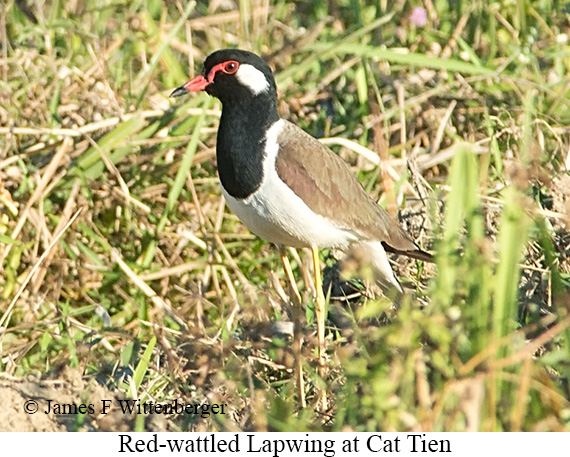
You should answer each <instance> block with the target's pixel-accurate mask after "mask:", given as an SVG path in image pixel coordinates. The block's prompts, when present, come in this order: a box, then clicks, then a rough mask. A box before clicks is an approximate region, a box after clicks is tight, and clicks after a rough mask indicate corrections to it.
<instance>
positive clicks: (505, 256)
mask: <svg viewBox="0 0 570 457" xmlns="http://www.w3.org/2000/svg"><path fill="white" fill-rule="evenodd" d="M0 35H1V38H2V39H1V40H0V50H1V55H0V332H1V333H0V351H1V356H2V359H1V367H2V370H3V371H4V373H5V374H6V375H9V376H13V377H14V379H16V378H21V377H25V376H28V375H29V374H30V373H34V374H36V375H39V376H40V377H41V378H42V379H58V377H62V376H64V374H63V373H64V372H65V371H66V370H67V371H69V370H75V371H76V372H78V373H80V375H81V376H80V377H81V378H82V379H83V380H84V381H89V382H91V383H96V384H97V385H99V386H104V387H105V388H106V389H108V391H109V392H113V393H114V394H116V395H120V396H122V397H123V398H139V399H141V400H143V401H147V400H152V401H155V402H161V401H169V400H173V399H174V398H178V399H180V400H181V401H183V402H186V403H195V402H204V401H205V402H209V403H227V404H228V414H227V415H217V416H211V417H209V418H200V417H192V416H174V417H170V418H168V420H167V421H166V422H165V423H162V424H161V425H156V424H155V423H154V422H152V418H149V417H142V416H141V417H138V418H137V419H132V418H130V417H128V418H127V417H123V418H122V419H121V418H118V419H117V421H118V422H117V423H113V424H111V425H109V424H106V425H104V424H103V423H102V418H101V417H100V416H97V415H91V416H89V415H87V416H81V417H78V418H76V419H75V420H74V421H72V423H71V425H70V426H69V427H70V428H72V429H93V430H101V429H110V430H119V429H137V430H155V429H168V430H200V431H204V430H212V431H214V430H267V429H269V430H287V431H293V430H357V431H372V430H384V431H396V430H398V431H403V430H423V431H429V430H436V431H443V430H445V431H448V430H449V431H451V430H454V431H464V430H470V431H475V430H481V431H502V430H509V431H517V430H540V431H545V430H568V429H569V428H570V387H569V376H570V344H569V338H570V314H569V309H570V300H569V294H568V287H569V284H570V262H569V259H568V253H569V250H570V234H569V232H568V223H569V221H570V200H569V199H570V176H569V174H568V170H569V169H570V127H569V125H570V79H568V76H567V75H568V73H569V70H570V43H569V39H570V4H568V3H565V2H561V1H550V0H548V1H547V0H516V1H515V0H496V1H492V0H491V1H479V0H475V1H463V0H456V1H443V0H435V1H432V0H425V1H421V0H399V1H391V2H388V1H386V0H377V1H371V2H364V1H361V0H339V1H332V0H331V1H312V2H303V1H300V2H290V1H269V0H254V1H251V2H246V1H241V0H239V1H238V2H235V1H234V0H218V1H216V0H214V1H211V2H204V1H199V2H194V1H190V2H186V1H174V0H170V1H159V0H150V1H125V0H107V1H97V2H95V1H89V0H84V1H81V0H72V1H66V2H63V1H58V0H6V1H5V2H3V4H2V5H0ZM223 47H241V48H245V49H249V50H252V51H254V52H257V53H259V54H260V55H262V56H263V57H264V58H265V59H266V60H267V61H268V62H269V63H270V65H271V66H272V68H274V70H275V73H276V80H277V85H278V89H279V97H280V105H279V109H280V112H281V114H282V116H283V117H285V118H288V119H290V120H292V121H293V122H295V123H297V124H298V125H300V126H301V127H303V128H304V129H305V130H307V131H308V132H310V133H311V134H312V135H314V136H316V137H319V138H322V139H323V141H325V143H326V144H327V145H329V146H331V147H332V148H333V149H334V150H335V152H337V153H339V154H340V155H341V156H342V157H343V158H344V159H345V160H346V161H347V162H348V163H349V164H350V165H351V167H353V169H354V172H355V173H356V174H357V175H358V177H359V179H360V180H361V182H362V183H363V185H364V186H365V188H366V189H367V191H368V192H369V193H370V194H371V195H372V196H373V197H374V198H376V199H378V201H379V202H380V203H381V204H382V205H383V206H385V207H387V208H388V210H389V211H390V212H392V213H393V214H399V217H400V220H401V223H402V224H403V225H404V226H405V227H406V228H407V230H408V231H409V232H410V233H411V234H412V235H413V236H414V238H415V239H416V240H418V243H420V244H421V245H422V246H423V247H424V248H425V249H428V250H431V251H433V252H435V253H436V258H437V263H436V265H435V266H433V265H427V264H426V265H422V264H420V263H417V262H415V261H409V260H406V259H402V258H394V262H395V268H396V269H397V271H398V274H399V276H400V277H403V281H404V282H405V284H406V285H407V287H408V288H409V289H413V290H414V292H413V294H410V296H409V297H408V299H407V300H405V301H404V303H403V304H402V306H401V308H400V309H399V310H394V309H393V308H392V306H391V304H390V303H389V302H388V301H386V300H385V299H382V298H374V297H373V296H371V294H370V293H369V292H368V291H366V290H365V289H364V287H363V286H362V283H361V282H358V281H356V280H354V281H351V282H349V283H343V282H342V281H341V280H340V279H339V278H338V274H337V271H336V269H335V261H334V256H333V255H332V254H334V253H329V252H327V251H325V252H323V253H322V260H323V262H324V263H325V264H326V266H327V272H326V273H327V281H326V284H327V285H331V286H332V292H331V295H332V296H331V298H330V302H331V303H330V313H329V315H330V317H331V319H330V320H329V321H328V324H327V325H328V333H327V344H328V355H329V367H330V369H329V372H328V374H327V377H326V378H325V379H321V378H320V377H319V376H318V375H317V373H316V362H315V360H316V354H315V325H314V319H313V308H312V301H313V292H314V291H313V286H312V284H311V280H310V278H311V276H310V270H309V269H310V255H309V254H308V253H306V252H302V251H300V252H298V253H296V252H293V251H290V256H291V258H292V259H293V266H294V271H295V274H296V276H297V278H298V279H299V285H300V287H301V289H302V293H303V300H304V305H305V307H306V313H305V314H306V316H307V320H306V322H307V324H306V328H305V329H304V334H305V345H304V353H305V360H304V363H305V371H306V378H307V398H308V403H309V407H308V408H306V409H304V410H302V409H299V407H298V403H297V400H296V396H295V388H294V384H293V375H292V368H293V365H294V364H293V358H292V353H291V347H290V346H291V345H290V340H289V337H288V336H287V334H281V333H279V332H278V331H277V330H276V329H279V328H280V327H279V325H278V322H279V321H285V322H286V321H290V319H291V307H290V304H289V302H288V299H287V294H286V292H284V289H285V290H286V286H285V281H284V273H283V271H282V269H281V266H280V263H279V258H278V254H277V253H276V250H275V249H274V247H272V246H270V245H269V244H267V243H265V242H263V241H261V240H259V239H256V238H255V237H253V236H252V235H251V234H250V233H249V232H248V231H247V230H246V229H245V228H244V227H243V226H242V225H241V224H240V223H239V221H238V220H237V218H236V217H235V216H234V215H232V214H231V213H230V212H229V211H228V210H227V208H226V207H225V205H224V201H223V198H222V197H221V195H220V190H219V186H218V182H217V177H216V166H215V132H216V130H217V122H218V116H219V113H220V105H219V103H218V102H217V101H215V100H213V99H210V98H209V97H208V96H207V95H206V94H203V93H201V94H193V95H192V96H189V97H185V98H184V99H182V100H180V101H179V100H178V99H177V100H176V102H174V101H172V100H170V99H169V98H168V94H169V93H170V91H171V90H172V89H174V88H176V87H178V86H179V85H181V84H183V83H184V82H185V81H187V80H188V79H189V78H190V77H191V76H193V75H195V74H197V73H199V72H200V71H201V62H202V60H203V59H204V58H205V56H207V55H208V54H209V53H210V52H212V51H214V50H216V49H219V48H223ZM327 290H328V288H327ZM343 294H344V295H347V296H348V297H346V296H343ZM333 318H334V319H333ZM92 385H93V384H90V386H92ZM319 386H320V387H322V386H326V388H327V390H328V392H329V396H330V399H331V403H332V405H331V409H330V410H329V411H316V410H315V408H314V405H315V403H316V400H317V397H316V395H315V390H316V389H318V387H319ZM90 388H91V389H93V387H90ZM76 401H78V402H79V398H77V400H76ZM121 421H124V423H122V422H121Z"/></svg>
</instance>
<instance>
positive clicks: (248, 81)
mask: <svg viewBox="0 0 570 457" xmlns="http://www.w3.org/2000/svg"><path fill="white" fill-rule="evenodd" d="M236 77H237V79H238V81H239V82H240V83H241V84H242V85H244V86H245V87H247V88H248V89H249V90H251V92H252V93H253V95H259V94H261V93H262V92H266V91H267V90H268V89H269V81H267V78H266V77H265V75H264V74H263V73H262V72H261V71H259V70H258V69H257V68H255V67H254V66H253V65H249V64H247V63H244V64H242V65H240V66H239V68H238V71H237V72H236Z"/></svg>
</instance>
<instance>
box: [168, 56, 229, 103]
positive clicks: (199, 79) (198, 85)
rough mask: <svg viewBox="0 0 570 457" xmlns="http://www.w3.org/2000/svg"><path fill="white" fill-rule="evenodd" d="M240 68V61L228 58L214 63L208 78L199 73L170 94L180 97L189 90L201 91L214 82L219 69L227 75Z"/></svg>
mask: <svg viewBox="0 0 570 457" xmlns="http://www.w3.org/2000/svg"><path fill="white" fill-rule="evenodd" d="M238 68H239V62H237V61H236V60H226V61H225V62H222V63H219V64H217V65H214V66H213V67H212V68H211V69H210V71H209V72H208V77H207V78H206V77H205V76H204V75H198V76H196V77H195V78H193V79H191V80H190V81H188V82H187V83H186V84H184V85H183V86H180V87H179V88H178V89H175V90H174V91H173V92H172V93H171V94H170V96H171V97H180V96H181V95H184V94H187V93H189V92H199V91H201V90H206V87H208V86H209V85H210V84H212V83H213V82H214V78H215V77H216V74H217V73H218V72H219V71H220V72H222V73H225V74H227V75H233V74H234V73H235V72H236V71H237V70H238Z"/></svg>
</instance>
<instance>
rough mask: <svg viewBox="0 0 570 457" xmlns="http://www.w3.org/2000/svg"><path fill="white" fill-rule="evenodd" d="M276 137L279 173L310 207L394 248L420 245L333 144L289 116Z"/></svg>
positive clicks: (408, 249) (414, 249)
mask: <svg viewBox="0 0 570 457" xmlns="http://www.w3.org/2000/svg"><path fill="white" fill-rule="evenodd" d="M278 142H279V153H278V154H277V160H276V163H275V166H276V169H277V174H278V175H279V177H280V178H281V179H282V180H283V181H284V182H285V183H286V184H287V185H288V186H289V187H290V188H291V189H293V191H294V192H295V193H296V194H297V195H298V196H299V197H300V198H301V199H302V200H303V201H304V202H305V203H306V204H307V206H308V207H309V208H311V210H313V211H314V212H315V213H317V214H319V215H321V216H323V217H326V218H329V219H331V220H334V221H336V222H338V223H339V224H340V225H342V226H344V227H346V228H349V229H352V230H355V231H358V232H360V233H362V234H363V235H365V236H366V237H368V238H369V239H372V240H377V241H382V242H383V243H385V244H387V245H388V246H389V247H391V248H392V251H395V252H399V253H403V254H407V253H408V252H410V253H411V252H417V251H419V248H418V246H417V245H416V244H415V243H414V241H413V240H412V239H411V238H410V237H409V236H408V234H407V233H406V232H404V230H403V229H402V228H401V227H400V225H399V224H398V222H397V221H396V220H394V219H393V218H392V217H391V216H390V215H389V214H388V213H387V212H386V211H385V210H384V209H383V208H381V207H380V206H378V205H377V204H376V202H375V201H374V200H372V198H370V196H369V195H368V194H367V193H366V191H365V190H364V189H363V187H362V185H361V184H360V182H359V181H358V179H356V177H355V176H354V174H353V173H352V171H351V170H350V168H349V167H348V165H347V164H346V163H345V162H344V161H343V160H342V159H341V158H340V157H339V156H337V155H336V154H335V153H334V152H332V151H331V150H330V149H329V148H327V147H326V146H325V145H323V144H322V143H320V142H319V141H317V140H316V139H315V138H313V137H312V136H311V135H309V134H308V133H306V132H304V131H303V130H301V129H300V128H299V127H297V126H295V125H294V124H291V123H290V122H287V121H285V122H284V127H283V129H282V130H281V133H280V134H279V138H278ZM356 202H358V203H356ZM421 252H422V253H423V251H421ZM424 254H426V255H428V256H429V254H427V253H424Z"/></svg>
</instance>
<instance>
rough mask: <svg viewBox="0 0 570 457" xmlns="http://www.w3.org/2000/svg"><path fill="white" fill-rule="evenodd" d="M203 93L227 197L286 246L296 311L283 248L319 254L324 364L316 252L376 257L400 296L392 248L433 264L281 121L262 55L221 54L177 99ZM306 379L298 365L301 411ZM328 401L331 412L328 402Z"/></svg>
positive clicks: (327, 157) (249, 221)
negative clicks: (216, 105) (213, 118)
mask: <svg viewBox="0 0 570 457" xmlns="http://www.w3.org/2000/svg"><path fill="white" fill-rule="evenodd" d="M202 90H204V91H206V92H207V93H208V94H210V95H213V96H215V97H217V98H218V99H220V100H221V102H222V105H223V106H222V117H221V119H220V126H219V128H218V139H217V145H216V154H217V161H218V173H219V175H220V182H221V186H222V193H223V194H224V197H225V199H226V201H227V203H228V206H229V207H230V208H231V209H232V210H233V211H234V212H235V213H236V214H237V216H238V217H239V219H240V220H241V221H242V222H243V223H244V224H245V225H246V226H247V227H248V228H249V229H250V230H251V231H252V232H253V233H255V234H256V235H258V236H259V237H261V238H263V239H265V240H267V241H270V242H271V243H274V244H276V245H277V246H279V248H280V251H281V259H282V261H283V265H284V268H285V272H286V275H287V277H288V280H289V282H290V284H291V287H292V289H293V291H294V293H295V296H296V298H297V300H298V301H299V303H300V296H299V292H298V290H297V288H296V286H295V282H294V278H293V275H292V272H291V267H290V265H289V262H288V260H287V256H286V254H285V250H284V246H292V247H296V248H302V247H309V248H311V249H312V253H313V262H314V273H315V287H316V291H317V298H316V306H315V313H316V315H317V338H318V342H319V359H320V364H321V366H324V324H325V323H324V318H325V312H324V306H325V299H324V296H323V291H322V285H321V278H320V264H319V257H318V249H319V248H338V249H341V250H348V249H351V248H353V247H356V248H360V249H361V250H363V252H366V253H367V254H368V256H369V257H370V261H371V264H372V267H373V268H374V270H376V271H377V273H378V276H379V278H380V280H381V281H380V282H381V283H382V286H383V287H384V288H385V289H390V288H391V289H393V290H394V291H395V292H396V293H401V292H402V288H401V286H400V283H399V282H398V280H397V278H396V276H395V275H394V272H393V271H392V267H391V266H390V263H389V261H388V258H387V256H386V252H385V248H386V249H387V250H389V251H391V252H396V253H401V254H407V255H409V256H411V257H415V258H418V259H420V260H430V258H431V256H430V254H428V253H426V252H424V251H422V250H420V249H419V248H418V246H417V245H416V244H415V243H414V241H413V240H412V239H411V238H410V237H409V236H408V234H407V233H406V232H404V230H403V229H402V228H401V227H400V226H399V225H398V223H397V222H396V221H395V220H394V219H393V218H392V217H391V216H390V215H389V214H388V213H387V212H386V211H385V210H384V209H382V208H381V207H380V206H378V205H377V204H376V202H375V201H374V200H372V198H370V196H369V195H368V194H367V193H366V192H365V191H364V189H363V188H362V186H361V185H360V183H359V181H358V180H357V179H356V177H355V176H354V175H353V173H352V172H351V170H350V168H349V167H348V165H347V164H346V163H345V162H344V161H343V160H342V159H341V158H340V157H338V156H337V155H336V154H334V153H333V152H332V151H331V150H330V149H329V148H327V147H326V146H324V145H323V144H321V143H320V142H319V141H317V140H316V139H315V138H313V137H312V136H311V135H309V134H308V133H306V132H304V131H303V130H301V129H300V128H299V127H297V126H296V125H294V124H292V123H290V122H288V121H286V120H284V119H281V118H280V117H279V114H278V113H277V90H276V87H275V80H274V79H273V74H272V72H271V69H270V68H269V66H268V65H267V64H266V63H265V62H264V61H263V60H262V59H261V58H260V57H258V56H257V55H255V54H253V53H251V52H248V51H242V50H238V49H223V50H219V51H216V52H214V53H212V54H210V55H209V56H208V57H207V58H206V60H205V62H204V68H203V71H202V74H200V75H199V76H196V77H195V78H194V79H192V80H190V81H188V82H187V83H186V84H184V85H183V86H181V87H179V88H178V89H176V90H175V91H174V92H172V94H171V96H172V97H178V96H180V95H183V94H186V93H188V92H196V91H202ZM295 327H296V328H298V323H297V322H296V323H295ZM298 341H299V343H298V344H299V347H298V348H297V349H298V351H299V352H300V339H298ZM298 363H300V362H299V360H298ZM302 380H303V378H302V372H301V370H300V365H299V367H298V370H297V382H298V384H299V390H300V396H301V404H303V403H304V397H303V395H304V394H303V387H302ZM322 400H323V403H325V404H323V405H322V406H323V408H324V409H326V397H323V398H322Z"/></svg>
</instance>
